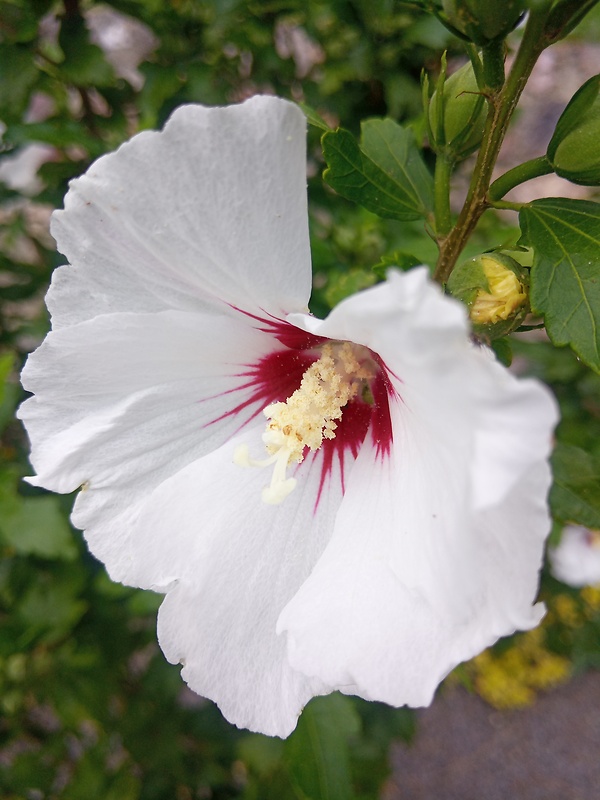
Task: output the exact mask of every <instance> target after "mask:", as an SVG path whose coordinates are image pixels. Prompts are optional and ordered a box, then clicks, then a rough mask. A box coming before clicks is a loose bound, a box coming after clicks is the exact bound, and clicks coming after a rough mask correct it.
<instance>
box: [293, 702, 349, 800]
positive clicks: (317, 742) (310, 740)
mask: <svg viewBox="0 0 600 800" xmlns="http://www.w3.org/2000/svg"><path fill="white" fill-rule="evenodd" d="M359 729H360V719H359V717H358V714H357V713H356V710H355V708H354V706H353V704H352V701H351V700H349V699H348V698H347V697H344V696H343V695H340V694H333V695H329V696H328V697H318V698H316V699H315V700H313V701H312V702H310V703H309V704H308V706H307V707H306V708H305V709H304V711H303V713H302V716H301V717H300V720H299V722H298V728H297V729H296V731H295V732H294V733H293V734H292V736H291V737H290V738H289V739H288V741H287V742H286V755H287V761H288V763H289V765H290V771H291V777H292V781H293V783H294V785H295V787H296V789H297V791H298V796H299V797H301V798H306V800H351V798H353V796H354V793H353V790H352V780H351V774H350V754H349V748H348V740H349V738H350V737H352V736H354V735H356V734H357V733H358V731H359Z"/></svg>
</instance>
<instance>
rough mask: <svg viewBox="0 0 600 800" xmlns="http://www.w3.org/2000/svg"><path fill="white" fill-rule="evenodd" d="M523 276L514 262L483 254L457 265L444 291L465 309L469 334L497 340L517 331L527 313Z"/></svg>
mask: <svg viewBox="0 0 600 800" xmlns="http://www.w3.org/2000/svg"><path fill="white" fill-rule="evenodd" d="M527 284H528V281H527V275H526V272H525V270H524V269H523V267H522V266H521V265H520V264H519V263H518V262H517V261H515V259H514V258H511V257H510V256H507V255H504V254H502V253H485V254H484V255H481V256H477V257H476V258H471V259H469V260H468V261H465V262H464V263H462V264H460V266H458V267H456V268H455V270H454V271H453V272H452V274H451V275H450V279H449V281H448V287H447V288H448V291H449V292H450V293H451V294H452V295H454V297H457V298H458V299H459V300H462V301H463V302H464V303H465V304H466V305H467V307H468V309H469V316H470V317H471V322H472V324H473V331H474V332H475V333H477V334H479V335H481V336H483V337H485V338H486V339H489V340H492V339H497V338H498V337H500V336H504V335H506V334H507V333H510V332H511V331H513V330H515V329H516V328H518V327H519V325H520V324H521V322H522V321H523V319H524V317H525V315H526V314H527V312H528V310H529V303H528V295H527Z"/></svg>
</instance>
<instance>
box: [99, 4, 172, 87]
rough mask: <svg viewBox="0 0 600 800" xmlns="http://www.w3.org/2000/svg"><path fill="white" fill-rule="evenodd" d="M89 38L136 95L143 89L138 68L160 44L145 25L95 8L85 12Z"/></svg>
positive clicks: (103, 7)
mask: <svg viewBox="0 0 600 800" xmlns="http://www.w3.org/2000/svg"><path fill="white" fill-rule="evenodd" d="M85 21H86V24H87V26H88V28H89V30H90V35H91V36H90V38H91V40H92V42H93V43H94V44H96V45H98V47H100V48H102V50H103V51H104V55H105V56H106V60H107V61H108V62H109V64H110V65H111V66H112V68H113V69H114V71H115V73H116V74H117V75H118V76H119V77H120V78H124V79H125V80H126V81H127V82H128V83H129V84H130V85H131V86H132V87H133V88H134V89H135V90H136V91H139V90H140V89H141V88H142V86H143V85H144V75H143V74H142V73H141V72H140V70H139V69H138V67H139V65H140V64H141V63H142V62H144V61H147V60H148V57H149V56H150V55H152V53H153V52H154V51H155V50H156V48H157V47H158V45H159V44H160V42H159V40H158V38H157V37H156V36H155V35H154V33H153V32H152V31H151V30H150V28H149V27H148V26H147V25H144V23H143V22H140V20H138V19H134V17H130V16H128V15H127V14H121V13H120V12H119V11H116V10H115V9H114V8H111V7H110V6H104V5H95V6H92V7H91V8H90V9H88V10H87V11H86V12H85Z"/></svg>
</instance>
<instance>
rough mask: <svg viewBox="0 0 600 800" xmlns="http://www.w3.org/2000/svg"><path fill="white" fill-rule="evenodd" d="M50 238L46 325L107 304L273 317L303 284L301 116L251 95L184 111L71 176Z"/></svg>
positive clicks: (85, 315) (297, 299) (294, 303)
mask: <svg viewBox="0 0 600 800" xmlns="http://www.w3.org/2000/svg"><path fill="white" fill-rule="evenodd" d="M52 233H53V235H54V237H55V238H56V240H57V243H58V249H59V250H60V251H61V252H62V253H63V254H64V255H65V256H67V258H68V260H69V262H70V265H71V266H69V265H67V266H65V267H62V268H61V269H59V270H57V271H56V272H55V274H54V279H53V284H52V288H51V291H50V293H49V295H48V306H49V308H50V310H51V313H52V315H53V325H54V327H55V328H56V327H59V326H64V325H70V324H73V323H76V322H80V321H82V320H85V319H89V318H91V317H94V316H96V315H97V314H104V313H112V312H115V311H158V310H162V309H166V308H173V309H182V310H194V309H195V310H198V309H201V308H207V307H214V305H215V304H217V305H220V304H221V302H222V301H224V302H226V303H230V304H232V305H234V306H237V307H239V308H244V309H247V310H249V311H252V312H254V313H256V312H257V310H259V309H263V310H265V311H267V312H269V313H271V314H273V315H275V316H281V315H282V314H283V313H285V312H289V311H296V310H303V309H304V308H305V307H306V304H307V302H308V297H309V294H310V286H311V269H310V247H309V240H308V215H307V207H306V120H305V118H304V116H303V114H302V112H301V111H300V110H299V109H298V107H297V106H295V105H293V104H292V103H288V102H286V101H284V100H280V99H278V98H274V97H253V98H251V99H250V100H247V101H246V102H245V103H242V104H241V105H237V106H229V107H227V108H205V107H203V106H194V105H190V106H183V107H181V108H179V109H178V110H177V111H175V113H174V114H173V116H172V117H171V118H170V120H169V121H168V122H167V124H166V125H165V128H164V130H163V131H162V132H149V131H145V132H143V133H141V134H138V135H137V136H134V137H133V139H131V140H130V141H129V142H127V143H126V144H124V145H122V146H121V147H120V148H119V150H118V151H117V152H115V153H111V154H110V155H106V156H103V157H102V158H100V159H98V161H96V162H95V163H94V164H93V165H92V166H91V167H90V168H89V170H88V171H87V173H86V174H85V175H84V176H83V177H81V178H78V179H77V180H75V181H73V182H72V183H71V188H70V191H69V193H68V194H67V196H66V198H65V210H64V211H58V212H56V213H55V214H54V216H53V220H52Z"/></svg>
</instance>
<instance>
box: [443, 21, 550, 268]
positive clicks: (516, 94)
mask: <svg viewBox="0 0 600 800" xmlns="http://www.w3.org/2000/svg"><path fill="white" fill-rule="evenodd" d="M546 17H547V10H546V9H545V8H544V9H541V10H540V9H537V8H534V9H531V11H530V12H529V17H528V20H527V25H526V27H525V32H524V34H523V40H522V42H521V46H520V47H519V50H518V52H517V56H516V58H515V62H514V64H513V66H512V69H511V70H510V72H509V75H508V77H507V79H506V82H505V83H504V85H503V86H502V88H500V89H496V90H492V91H491V92H490V93H489V94H488V97H487V100H488V105H489V108H488V115H487V119H486V122H485V129H484V134H483V140H482V143H481V148H480V150H479V153H478V156H477V162H476V164H475V169H474V170H473V176H472V178H471V184H470V186H469V191H468V194H467V198H466V200H465V202H464V205H463V207H462V210H461V212H460V214H459V216H458V219H457V221H456V224H455V225H454V227H453V228H452V230H451V231H450V232H449V234H448V236H447V237H445V238H444V239H441V240H439V242H438V243H439V248H440V253H439V258H438V262H437V265H436V269H435V273H434V278H435V279H436V280H437V281H439V282H440V283H445V282H446V281H447V280H448V277H449V275H450V273H451V272H452V270H453V269H454V266H455V264H456V262H457V259H458V258H459V256H460V254H461V252H462V250H463V248H464V247H465V244H466V243H467V241H468V239H469V237H470V236H471V233H472V232H473V230H474V229H475V226H476V225H477V223H478V221H479V219H480V217H481V215H482V214H483V212H484V211H485V210H486V208H488V207H489V205H490V203H489V198H488V189H489V185H490V180H491V176H492V171H493V169H494V166H495V164H496V160H497V158H498V153H499V152H500V147H501V145H502V142H503V141H504V136H505V134H506V130H507V128H508V124H509V122H510V120H511V118H512V115H513V112H514V110H515V108H516V106H517V103H518V101H519V98H520V96H521V93H522V91H523V89H524V88H525V84H526V83H527V80H528V79H529V76H530V74H531V71H532V70H533V67H534V66H535V63H536V61H537V59H538V57H539V55H540V53H541V52H542V51H543V50H544V48H545V47H546V40H545V38H544V35H543V33H544V26H545V22H546Z"/></svg>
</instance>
